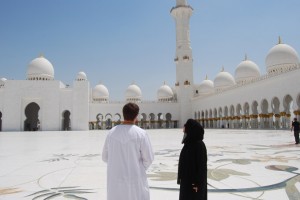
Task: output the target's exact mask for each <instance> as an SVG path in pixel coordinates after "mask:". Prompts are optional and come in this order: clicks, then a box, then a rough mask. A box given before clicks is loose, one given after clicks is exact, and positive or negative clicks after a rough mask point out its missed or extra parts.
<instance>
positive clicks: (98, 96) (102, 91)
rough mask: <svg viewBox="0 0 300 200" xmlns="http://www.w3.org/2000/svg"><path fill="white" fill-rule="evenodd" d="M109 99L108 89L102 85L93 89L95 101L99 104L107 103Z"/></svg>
mask: <svg viewBox="0 0 300 200" xmlns="http://www.w3.org/2000/svg"><path fill="white" fill-rule="evenodd" d="M108 99H109V92H108V89H107V88H106V87H105V86H104V85H103V84H101V83H99V84H98V85H96V86H95V87H94V89H93V100H94V101H99V102H107V101H108Z"/></svg>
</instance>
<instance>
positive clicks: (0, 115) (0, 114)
mask: <svg viewBox="0 0 300 200" xmlns="http://www.w3.org/2000/svg"><path fill="white" fill-rule="evenodd" d="M1 131H2V112H0V132H1Z"/></svg>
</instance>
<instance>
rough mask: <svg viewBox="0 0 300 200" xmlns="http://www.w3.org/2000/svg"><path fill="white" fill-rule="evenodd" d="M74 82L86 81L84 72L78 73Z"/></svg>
mask: <svg viewBox="0 0 300 200" xmlns="http://www.w3.org/2000/svg"><path fill="white" fill-rule="evenodd" d="M76 80H77V81H87V76H86V74H85V73H84V72H78V74H77V78H76Z"/></svg>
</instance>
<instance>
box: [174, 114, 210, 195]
mask: <svg viewBox="0 0 300 200" xmlns="http://www.w3.org/2000/svg"><path fill="white" fill-rule="evenodd" d="M183 132H184V137H183V140H182V143H183V144H184V146H183V148H182V150H181V152H180V156H179V164H178V176H177V184H179V185H180V191H179V200H207V151H206V146H205V144H204V142H203V138H204V129H203V127H202V126H201V124H199V123H198V122H197V121H195V120H193V119H189V120H187V122H186V124H185V125H184V128H183Z"/></svg>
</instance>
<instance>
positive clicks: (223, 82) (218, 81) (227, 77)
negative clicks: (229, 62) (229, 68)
mask: <svg viewBox="0 0 300 200" xmlns="http://www.w3.org/2000/svg"><path fill="white" fill-rule="evenodd" d="M233 85H235V81H234V78H233V76H232V75H231V74H230V73H228V72H225V71H224V69H222V71H221V72H220V73H219V74H218V75H217V76H216V78H215V80H214V87H215V90H217V91H219V90H222V89H225V88H228V87H231V86H233Z"/></svg>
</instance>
